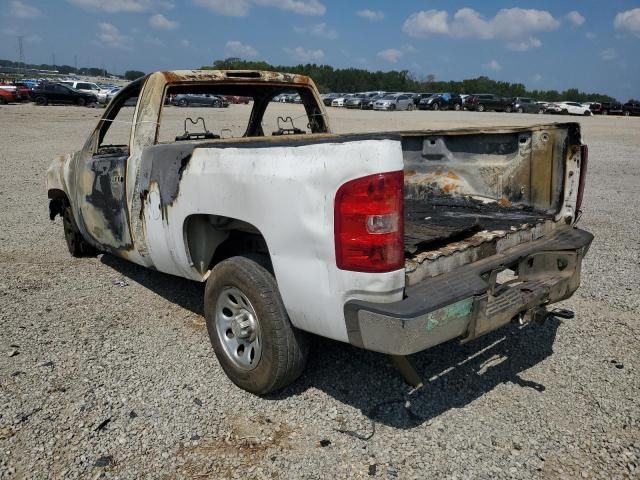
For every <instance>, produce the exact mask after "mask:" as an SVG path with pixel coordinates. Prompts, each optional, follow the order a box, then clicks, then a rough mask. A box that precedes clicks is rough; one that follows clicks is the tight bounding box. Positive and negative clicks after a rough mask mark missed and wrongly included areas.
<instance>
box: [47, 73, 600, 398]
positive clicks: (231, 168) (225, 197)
mask: <svg viewBox="0 0 640 480" xmlns="http://www.w3.org/2000/svg"><path fill="white" fill-rule="evenodd" d="M284 92H296V93H297V94H299V95H300V97H301V99H302V104H301V105H299V106H298V107H299V108H301V109H302V110H301V111H302V115H303V116H304V118H303V119H302V120H300V119H296V118H293V119H292V118H282V117H279V118H277V128H276V127H274V128H273V129H269V130H267V131H265V129H267V126H268V125H270V124H269V123H268V122H269V119H268V118H267V115H266V114H265V111H270V109H272V108H276V110H277V109H278V108H280V109H283V108H293V107H292V106H291V107H289V106H278V105H280V104H275V103H271V100H272V99H273V98H274V97H276V96H277V95H279V94H282V93H284ZM178 94H209V95H239V96H244V97H249V98H251V99H252V102H251V104H250V105H248V106H246V105H234V106H232V107H234V108H229V109H214V108H201V109H199V110H193V112H195V113H192V110H190V109H180V108H178V107H172V106H170V105H168V103H169V102H168V99H169V98H173V96H175V95H178ZM136 99H137V101H136ZM132 103H133V104H135V106H134V107H126V106H125V105H131V104H132ZM123 112H128V113H127V115H128V120H127V121H124V120H119V118H121V116H122V113H123ZM223 112H231V114H234V115H240V114H242V113H244V114H246V120H245V121H244V123H242V124H240V123H239V122H238V121H237V118H235V117H234V119H231V120H228V123H227V124H224V123H223V124H222V125H220V129H219V130H217V131H216V129H214V131H213V132H212V131H209V130H208V129H207V128H206V126H205V125H204V122H205V119H207V121H209V124H210V125H211V124H212V123H214V124H215V122H216V118H219V116H220V115H222V114H223ZM192 114H193V115H198V116H201V117H202V118H197V119H194V118H192V117H188V115H192ZM176 115H179V116H180V120H182V118H183V117H187V118H184V131H182V130H181V129H180V131H178V132H177V134H176V135H175V136H174V134H173V133H172V134H171V135H170V136H167V135H166V132H164V131H163V129H166V128H167V126H168V125H170V124H171V118H174V117H175V116H176ZM389 115H394V114H389ZM296 123H298V125H296ZM180 125H181V126H182V122H181V123H180ZM201 125H202V126H201ZM274 125H276V124H275V123H274ZM123 126H124V127H123ZM116 127H117V128H121V129H122V128H124V130H122V131H123V132H125V133H124V136H123V138H124V140H123V141H122V142H121V143H120V144H114V143H111V141H110V140H109V135H110V132H111V130H113V129H116ZM234 129H235V130H234ZM586 163H587V148H586V146H584V145H583V144H582V142H581V136H580V127H579V125H578V124H577V123H562V124H549V125H538V126H534V127H514V128H489V129H486V128H484V129H480V128H471V129H469V128H467V129H454V130H447V131H438V130H427V131H408V132H386V133H375V134H369V133H368V134H345V135H339V134H331V133H330V128H329V122H328V118H327V115H326V113H325V109H324V106H323V103H322V101H321V100H320V97H319V95H318V92H317V90H316V88H315V85H314V84H313V82H312V81H311V80H310V79H309V78H307V77H304V76H300V75H291V74H280V73H274V72H261V71H216V70H204V71H196V70H188V71H170V72H169V71H168V72H156V73H152V74H150V75H147V76H146V77H144V78H141V79H139V80H136V81H134V82H132V83H131V84H129V85H128V86H127V87H125V88H123V89H122V90H121V91H120V92H119V93H118V94H117V96H116V97H115V98H114V99H113V101H112V102H111V103H110V104H109V105H108V107H107V109H106V111H105V113H104V115H103V116H102V118H101V119H100V120H99V121H98V125H97V126H96V128H95V130H94V131H93V133H92V134H91V135H90V136H89V138H88V140H87V142H86V143H85V145H84V147H83V148H82V150H80V151H78V152H76V153H73V154H70V155H65V156H60V157H58V158H56V159H55V160H54V162H53V164H52V165H51V167H50V168H49V170H48V172H47V189H48V196H49V199H50V206H49V208H50V217H51V219H52V220H53V219H54V218H55V217H56V216H57V215H60V216H61V217H62V219H63V224H64V233H65V237H66V241H67V245H68V247H69V251H70V252H71V254H72V255H74V256H83V255H94V254H96V253H98V252H107V253H109V254H112V255H117V256H119V257H122V258H125V259H127V260H130V261H132V262H135V263H137V264H139V265H142V266H145V267H149V268H152V269H155V270H159V271H161V272H165V273H168V274H172V275H177V276H180V277H184V278H187V279H191V280H194V281H198V282H206V288H205V293H204V295H205V299H204V304H205V316H206V323H207V327H208V332H209V336H210V339H211V342H212V344H213V348H214V350H215V353H216V355H217V358H218V360H219V362H220V364H221V366H222V368H223V369H224V371H225V372H226V373H227V375H228V376H229V377H230V378H231V380H232V381H233V382H235V383H236V384H237V385H238V386H240V387H241V388H243V389H246V390H248V391H250V392H254V393H256V394H266V393H268V392H271V391H274V390H276V389H278V388H281V387H283V386H285V385H287V384H289V383H291V382H292V381H294V380H295V379H296V378H297V377H298V376H299V375H300V374H301V373H302V371H303V369H304V366H305V362H306V359H307V356H308V352H309V333H312V334H317V335H321V336H324V337H329V338H332V339H335V340H339V341H343V342H349V343H351V344H353V345H356V346H358V347H362V348H365V349H369V350H373V351H377V352H381V353H385V354H390V355H392V356H394V357H393V358H396V359H398V358H400V359H403V358H404V357H403V356H406V355H409V354H412V353H415V352H419V351H421V350H425V349H427V348H430V347H432V346H434V345H437V344H440V343H443V342H446V341H449V340H453V339H458V340H460V341H469V340H472V339H474V338H477V337H479V336H481V335H483V334H485V333H487V332H490V331H492V330H494V329H497V328H499V327H501V326H503V325H505V324H507V323H509V322H511V321H520V322H527V321H531V320H543V319H544V318H546V315H547V311H546V307H547V306H548V305H550V304H552V303H555V302H558V301H560V300H563V299H566V298H568V297H570V296H571V295H572V294H573V293H574V292H575V291H576V289H577V288H578V286H579V283H580V267H581V262H582V259H583V257H584V255H585V254H586V252H587V250H588V248H589V246H590V244H591V241H592V239H593V236H592V235H591V234H590V233H588V232H586V231H584V230H580V229H577V228H576V227H575V223H576V221H577V219H578V217H579V214H580V205H581V201H582V193H583V187H584V183H585V174H586Z"/></svg>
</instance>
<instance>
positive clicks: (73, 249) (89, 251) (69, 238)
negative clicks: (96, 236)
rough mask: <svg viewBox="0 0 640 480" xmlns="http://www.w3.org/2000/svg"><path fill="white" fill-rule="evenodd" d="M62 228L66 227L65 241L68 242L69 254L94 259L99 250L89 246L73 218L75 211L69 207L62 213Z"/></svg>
mask: <svg viewBox="0 0 640 480" xmlns="http://www.w3.org/2000/svg"><path fill="white" fill-rule="evenodd" d="M62 226H63V227H64V239H65V240H66V242H67V248H68V249H69V253H70V254H71V255H72V256H74V257H92V256H94V255H95V254H96V253H97V250H96V249H95V248H94V247H93V246H91V245H89V243H87V241H86V240H85V239H84V237H83V236H82V234H81V233H80V229H79V228H78V225H77V224H76V220H75V218H73V211H72V210H71V207H70V206H69V205H67V206H66V207H65V209H64V211H63V213H62Z"/></svg>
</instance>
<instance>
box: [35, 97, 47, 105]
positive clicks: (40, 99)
mask: <svg viewBox="0 0 640 480" xmlns="http://www.w3.org/2000/svg"><path fill="white" fill-rule="evenodd" d="M33 101H34V102H36V105H46V104H47V103H49V102H48V101H47V98H46V97H36V98H35V99H34V100H33Z"/></svg>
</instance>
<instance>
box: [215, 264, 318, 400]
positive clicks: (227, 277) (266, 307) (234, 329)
mask: <svg viewBox="0 0 640 480" xmlns="http://www.w3.org/2000/svg"><path fill="white" fill-rule="evenodd" d="M267 264H268V260H266V259H264V258H262V257H259V258H249V257H232V258H229V259H227V260H224V261H222V262H220V263H219V264H218V265H216V266H215V267H214V269H213V270H212V271H211V275H210V276H209V279H208V280H207V285H206V288H205V293H204V310H205V317H206V321H207V331H208V332H209V338H210V340H211V343H212V345H213V350H214V352H215V354H216V357H217V358H218V361H219V362H220V365H221V366H222V369H223V370H224V372H225V373H226V374H227V376H228V377H229V378H230V379H231V381H232V382H233V383H235V384H236V385H237V386H238V387H240V388H242V389H243V390H246V391H248V392H251V393H254V394H256V395H265V394H267V393H270V392H273V391H275V390H278V389H280V388H283V387H285V386H287V385H289V384H290V383H291V382H293V381H294V380H295V379H297V378H298V377H299V376H300V375H301V374H302V372H303V371H304V367H305V365H306V362H307V357H308V353H309V339H308V335H307V334H306V333H304V332H302V331H300V330H297V329H296V328H295V327H294V326H293V325H292V324H291V321H290V320H289V316H288V315H287V311H286V309H285V307H284V304H283V302H282V298H281V297H280V293H279V291H278V285H277V283H276V280H275V278H274V276H273V274H272V273H271V272H270V271H269V269H268V268H267Z"/></svg>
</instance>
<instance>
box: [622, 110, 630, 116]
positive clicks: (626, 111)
mask: <svg viewBox="0 0 640 480" xmlns="http://www.w3.org/2000/svg"><path fill="white" fill-rule="evenodd" d="M623 115H624V116H625V117H629V116H630V115H631V112H630V111H629V110H625V111H624V112H623Z"/></svg>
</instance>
